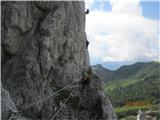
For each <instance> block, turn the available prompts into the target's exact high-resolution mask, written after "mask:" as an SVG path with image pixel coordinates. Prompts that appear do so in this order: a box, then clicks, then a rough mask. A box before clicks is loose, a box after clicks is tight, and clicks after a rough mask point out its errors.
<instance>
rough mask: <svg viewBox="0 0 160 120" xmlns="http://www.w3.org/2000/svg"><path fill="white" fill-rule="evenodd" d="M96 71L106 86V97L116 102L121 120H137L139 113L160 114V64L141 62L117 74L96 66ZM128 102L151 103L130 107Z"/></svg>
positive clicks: (117, 71) (123, 68)
mask: <svg viewBox="0 0 160 120" xmlns="http://www.w3.org/2000/svg"><path fill="white" fill-rule="evenodd" d="M93 69H94V71H95V72H96V74H97V75H98V76H99V77H101V79H102V80H103V81H104V82H105V83H106V84H105V91H106V95H107V96H108V97H109V99H110V100H111V101H112V104H113V106H114V108H115V111H116V113H117V116H118V119H122V118H125V119H126V117H129V116H133V117H134V120H135V119H136V115H137V111H138V110H139V109H143V110H149V111H155V110H157V106H159V104H160V101H159V96H160V87H159V85H160V63H159V62H148V63H147V62H146V63H142V62H141V63H140V62H139V63H135V64H133V65H126V66H122V67H120V68H119V69H117V70H115V71H110V70H108V69H106V68H104V67H103V66H102V65H95V66H93ZM127 102H128V103H129V102H130V103H147V102H148V103H147V104H145V105H138V106H136V105H133V106H127V105H126V103H127ZM156 115H157V114H156ZM157 116H158V115H157ZM157 118H158V117H157ZM129 120H130V119H129Z"/></svg>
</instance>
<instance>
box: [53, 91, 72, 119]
mask: <svg viewBox="0 0 160 120" xmlns="http://www.w3.org/2000/svg"><path fill="white" fill-rule="evenodd" d="M72 92H73V89H72V91H71V93H70V94H69V95H68V97H67V99H66V100H65V102H64V103H63V104H62V106H61V107H60V108H59V109H58V110H57V112H56V113H55V114H54V115H53V117H52V118H51V120H53V119H54V118H55V117H56V116H57V114H58V113H59V111H60V110H61V109H62V108H63V107H64V104H66V103H67V101H68V100H69V98H70V97H71V94H72Z"/></svg>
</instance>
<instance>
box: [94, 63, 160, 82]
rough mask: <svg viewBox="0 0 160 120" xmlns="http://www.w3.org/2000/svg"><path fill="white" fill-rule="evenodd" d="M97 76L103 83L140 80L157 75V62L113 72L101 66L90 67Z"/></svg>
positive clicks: (158, 68) (139, 64)
mask: <svg viewBox="0 0 160 120" xmlns="http://www.w3.org/2000/svg"><path fill="white" fill-rule="evenodd" d="M92 68H93V70H94V71H95V72H96V73H97V75H98V76H99V77H100V78H101V79H102V80H103V81H105V82H108V81H113V80H122V79H123V80H124V79H129V78H131V79H137V78H138V79H141V78H144V77H146V76H150V75H152V74H157V75H158V74H159V70H160V63H159V62H137V63H134V64H132V65H124V66H121V67H120V68H119V69H117V70H115V71H111V70H109V69H106V68H104V67H103V66H102V65H101V64H97V65H94V66H92Z"/></svg>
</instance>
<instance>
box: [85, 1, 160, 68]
mask: <svg viewBox="0 0 160 120" xmlns="http://www.w3.org/2000/svg"><path fill="white" fill-rule="evenodd" d="M85 3H86V8H89V9H90V13H89V14H88V15H86V33H87V39H88V41H89V42H90V44H89V48H88V49H89V54H90V61H91V64H92V65H95V64H102V65H104V66H105V67H109V69H117V68H118V67H120V66H121V65H126V64H132V63H135V62H147V61H160V60H159V56H160V52H159V51H160V49H159V46H160V43H159V36H160V33H159V27H158V26H159V25H158V24H159V20H160V16H159V13H158V12H159V5H160V3H159V2H158V1H153V0H152V1H149V0H148V1H146V0H143V1H140V0H101V1H98V0H86V1H85ZM117 63H118V64H117ZM112 64H113V65H112Z"/></svg>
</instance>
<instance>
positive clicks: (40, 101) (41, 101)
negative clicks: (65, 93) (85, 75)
mask: <svg viewBox="0 0 160 120" xmlns="http://www.w3.org/2000/svg"><path fill="white" fill-rule="evenodd" d="M77 81H78V80H77ZM77 81H75V82H73V83H71V84H69V85H66V86H65V87H63V88H62V89H60V90H58V91H56V92H54V93H53V94H52V95H50V96H47V97H46V98H44V99H42V100H39V101H38V102H35V103H33V104H31V105H29V106H28V107H27V108H26V109H28V108H30V107H32V106H34V105H37V104H39V103H43V102H44V101H46V100H48V99H50V98H51V97H53V96H54V95H56V94H57V93H59V92H61V91H62V90H64V89H66V88H68V87H70V86H72V85H74V84H75V83H76V82H77Z"/></svg>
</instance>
